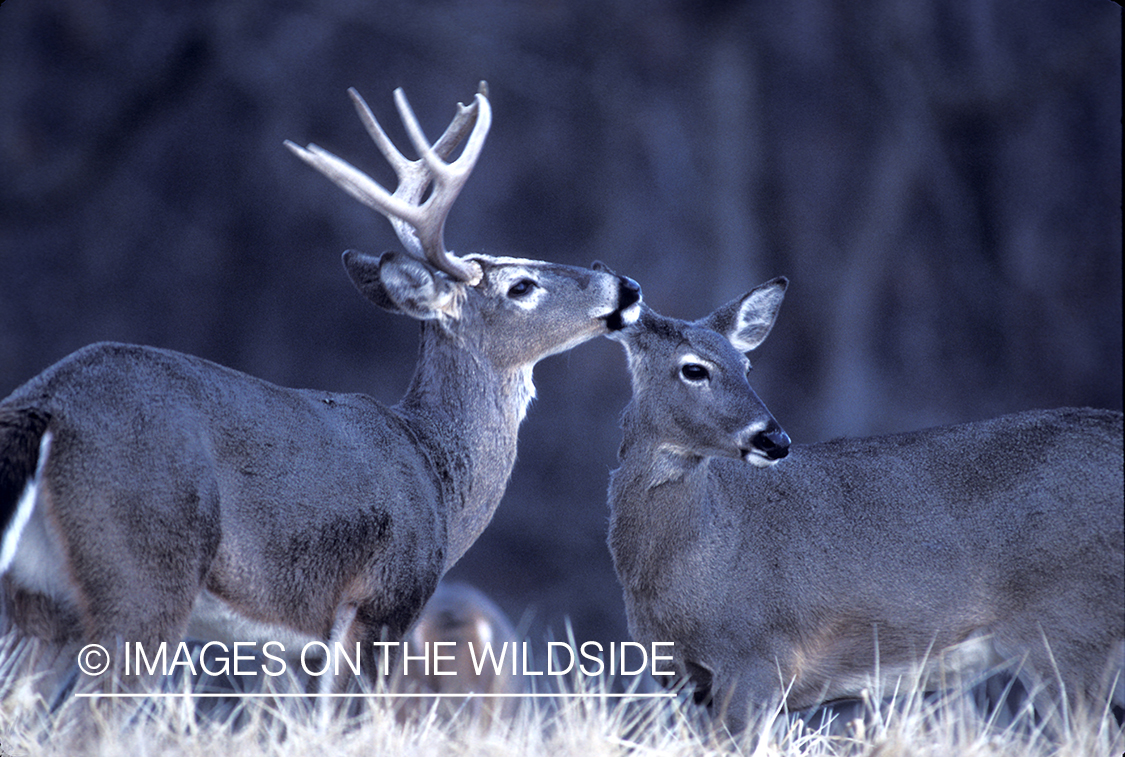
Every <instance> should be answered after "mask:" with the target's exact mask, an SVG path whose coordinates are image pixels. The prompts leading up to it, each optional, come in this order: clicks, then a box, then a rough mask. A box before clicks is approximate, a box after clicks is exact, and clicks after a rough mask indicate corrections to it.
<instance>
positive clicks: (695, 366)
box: [680, 363, 711, 381]
mask: <svg viewBox="0 0 1125 757" xmlns="http://www.w3.org/2000/svg"><path fill="white" fill-rule="evenodd" d="M680 375H681V376H683V377H684V378H685V379H687V380H688V381H706V380H707V379H709V378H711V372H710V371H708V370H707V368H706V366H702V365H700V364H699V363H684V365H682V366H681V367H680Z"/></svg>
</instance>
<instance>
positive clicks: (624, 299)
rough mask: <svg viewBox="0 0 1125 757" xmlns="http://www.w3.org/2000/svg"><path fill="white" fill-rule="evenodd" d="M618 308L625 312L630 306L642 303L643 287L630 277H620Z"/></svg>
mask: <svg viewBox="0 0 1125 757" xmlns="http://www.w3.org/2000/svg"><path fill="white" fill-rule="evenodd" d="M617 298H618V306H619V307H620V308H621V309H622V310H624V309H625V308H627V307H629V306H630V305H636V304H637V303H638V302H640V301H641V285H640V284H638V283H637V282H635V281H633V280H632V279H631V278H629V277H628V276H619V277H618V280H617Z"/></svg>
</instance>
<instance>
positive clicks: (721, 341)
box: [676, 328, 750, 373]
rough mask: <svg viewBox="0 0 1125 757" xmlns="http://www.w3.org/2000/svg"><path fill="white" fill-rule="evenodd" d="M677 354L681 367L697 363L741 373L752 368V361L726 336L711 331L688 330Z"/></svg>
mask: <svg viewBox="0 0 1125 757" xmlns="http://www.w3.org/2000/svg"><path fill="white" fill-rule="evenodd" d="M676 354H677V362H678V364H679V365H686V364H687V363H689V362H696V363H703V364H706V365H709V366H711V367H720V366H722V367H726V368H728V369H729V370H732V371H738V372H740V373H745V372H746V371H747V370H749V368H750V360H749V359H748V358H747V357H746V355H745V354H743V353H741V352H739V351H738V350H737V349H735V347H734V345H732V344H731V343H730V342H729V341H728V340H727V338H726V337H725V336H723V335H721V334H718V333H716V332H714V331H711V330H710V329H700V328H692V329H688V330H686V331H685V332H684V339H683V341H682V342H681V343H680V344H679V346H678V348H677V350H676ZM693 358H694V360H693Z"/></svg>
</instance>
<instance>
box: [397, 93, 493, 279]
mask: <svg viewBox="0 0 1125 757" xmlns="http://www.w3.org/2000/svg"><path fill="white" fill-rule="evenodd" d="M481 89H482V90H483V89H484V87H483V86H482V87H481ZM395 105H396V106H397V107H398V112H399V115H400V116H401V117H402V123H403V126H405V127H406V133H407V134H408V135H409V137H410V141H411V142H412V143H413V144H414V148H415V149H416V150H417V151H418V156H419V161H418V162H421V163H424V164H425V167H426V169H428V173H429V175H430V177H432V179H433V182H434V189H433V191H432V192H431V193H430V196H429V198H428V199H427V200H426V202H424V203H423V204H422V205H421V206H420V207H421V208H422V216H423V218H422V223H420V224H413V225H414V230H415V233H416V234H417V235H418V240H419V241H420V242H421V243H422V249H423V251H424V252H425V255H426V258H427V259H428V260H429V261H430V262H431V263H432V264H433V265H434V266H436V267H437V268H439V269H441V270H443V271H445V272H446V273H449V274H450V275H451V276H456V277H457V278H460V279H469V278H475V275H476V274H477V273H478V272H477V271H472V270H471V269H469V266H468V265H467V264H465V263H462V262H461V261H460V260H458V259H457V258H454V257H453V256H452V255H450V253H449V252H448V251H447V250H446V249H445V234H444V232H445V219H446V217H447V216H448V215H449V210H450V208H452V207H453V202H454V201H455V200H456V199H457V195H458V194H460V192H461V188H462V187H463V186H464V185H465V181H466V180H468V178H469V174H471V173H472V171H473V167H474V166H475V165H476V162H477V158H478V157H480V151H481V149H482V148H483V147H484V140H485V137H486V136H487V135H488V129H489V127H490V126H491V125H492V108H491V107H490V106H489V104H488V99H487V98H485V96H484V95H483V94H482V92H478V93H477V94H476V95H475V97H474V99H473V103H472V104H470V105H468V106H465V105H462V104H461V103H458V104H457V110H458V113H457V115H456V116H455V117H454V119H453V122H452V123H451V124H450V125H449V128H447V129H446V131H445V134H443V135H442V137H441V139H439V140H438V142H437V143H436V145H435V146H431V145H430V144H429V142H428V140H427V139H426V136H425V134H423V133H422V127H421V126H419V124H418V119H417V118H416V117H415V116H414V111H413V110H412V109H411V107H410V103H409V102H407V100H406V94H405V93H404V92H403V91H402V89H401V88H399V89H396V90H395ZM474 110H475V111H476V123H475V124H474V125H473V130H472V132H471V133H470V134H469V139H468V141H467V142H466V143H465V149H464V150H462V151H461V155H460V157H458V158H457V160H455V161H453V162H452V163H446V162H445V161H444V160H443V159H442V158H443V157H447V156H448V154H449V153H450V152H452V151H453V148H454V147H455V146H456V145H457V143H458V142H460V140H461V134H463V133H464V128H465V126H466V125H467V123H468V119H469V118H470V117H471V116H472V112H473V111H474ZM439 146H440V147H441V149H442V152H444V153H445V155H441V154H439V153H438V150H437V147H439ZM427 183H428V182H427ZM450 267H453V268H456V269H458V271H464V273H465V275H461V273H455V272H454V271H451V270H449V268H450Z"/></svg>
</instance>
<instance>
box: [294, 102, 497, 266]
mask: <svg viewBox="0 0 1125 757" xmlns="http://www.w3.org/2000/svg"><path fill="white" fill-rule="evenodd" d="M348 94H349V95H351V98H352V102H353V103H355V109H356V112H357V113H359V117H360V120H361V121H363V125H364V127H366V129H367V133H368V134H370V135H371V139H372V140H374V141H375V145H376V146H377V147H378V148H379V151H380V152H381V153H383V156H384V157H386V159H387V162H388V163H390V164H391V167H392V168H394V171H395V174H396V175H397V176H398V186H397V187H396V188H395V191H394V193H393V194H391V193H389V192H387V190H386V189H384V188H383V187H382V186H380V185H379V183H378V182H376V181H375V180H374V179H372V178H371V177H370V176H368V175H367V174H365V173H363V172H362V171H360V170H359V169H358V168H356V167H355V166H353V165H352V164H350V163H348V162H347V161H345V160H342V159H341V158H338V157H336V156H335V155H333V154H332V153H330V152H328V151H327V150H324V149H322V148H320V147H317V146H316V145H314V144H310V145H309V146H308V147H307V148H302V147H300V146H298V145H295V144H293V143H292V142H290V141H289V140H286V141H285V146H286V147H288V148H289V149H290V150H292V151H293V153H294V154H295V155H296V156H297V157H299V158H301V159H302V160H304V161H305V162H306V163H308V164H309V165H310V166H312V167H313V168H315V169H317V170H318V171H320V172H321V173H322V174H324V175H325V176H327V177H328V178H329V179H331V180H332V181H333V182H335V183H336V184H337V185H339V186H340V187H341V188H343V189H344V190H345V191H346V192H347V193H348V194H350V195H351V196H352V197H355V198H356V199H357V200H359V201H360V202H362V203H363V204H364V205H367V206H368V207H370V208H374V209H375V210H377V211H379V212H380V213H382V214H383V215H385V216H386V217H387V219H388V220H389V221H390V222H391V225H392V226H394V229H395V233H396V234H397V235H398V238H399V240H400V241H401V242H402V244H403V246H404V247H406V249H407V251H408V252H409V253H411V254H412V255H414V256H415V257H417V258H419V259H421V260H426V261H429V262H430V264H432V265H433V266H434V267H435V268H437V269H438V270H440V271H444V272H445V273H447V274H449V275H450V276H452V277H453V278H455V279H457V280H459V281H467V282H469V283H470V284H471V285H472V284H476V283H477V282H478V281H480V276H481V271H480V266H478V265H476V264H474V263H466V262H465V261H463V260H461V259H460V258H458V257H457V256H455V255H453V254H452V253H450V252H449V251H448V250H446V249H445V239H444V231H445V219H446V216H448V215H449V209H450V208H451V207H453V201H454V200H456V199H457V195H458V193H460V191H461V187H463V186H464V185H465V181H466V180H467V179H468V178H469V174H470V173H472V171H473V166H474V165H476V162H477V157H478V156H479V155H480V151H481V148H482V147H484V139H485V137H486V136H487V134H488V127H489V126H490V125H491V123H492V109H491V107H490V106H489V104H488V97H487V94H488V85H487V84H486V83H485V82H483V81H482V82H481V83H480V90H479V91H478V92H477V94H476V95H475V97H474V98H473V102H472V103H470V104H469V105H462V104H461V103H457V115H455V116H454V117H453V121H452V122H451V123H450V124H449V127H448V128H446V130H445V133H444V134H442V135H441V138H440V139H438V141H437V142H435V143H434V144H433V145H432V146H431V145H430V144H429V142H427V141H426V136H425V135H424V134H423V133H422V127H421V126H419V125H418V119H417V118H415V116H414V111H413V110H411V108H410V104H409V103H408V102H407V101H406V95H405V94H403V91H402V89H401V88H399V89H396V90H395V105H396V106H397V107H398V112H399V115H400V116H401V117H402V123H403V125H404V126H405V127H406V132H407V134H408V135H409V136H410V141H411V142H412V143H413V144H414V148H415V149H416V150H417V151H418V155H419V157H418V159H417V160H407V159H406V158H405V157H404V156H403V154H402V153H401V152H399V151H398V149H397V148H396V147H395V146H394V144H393V143H392V142H391V140H390V138H389V137H387V134H386V132H384V131H383V127H381V126H380V125H379V122H378V121H377V120H375V116H374V114H372V112H371V109H370V108H368V107H367V103H365V102H364V101H363V98H362V97H360V96H359V93H358V92H356V91H355V89H349V90H348ZM474 119H475V124H474V125H473V129H472V133H470V134H469V139H468V141H467V142H466V143H465V149H464V150H463V151H462V152H461V156H460V157H459V158H457V160H455V161H453V162H452V163H446V162H445V159H446V158H448V157H449V155H450V154H451V153H452V152H453V150H454V149H455V148H456V147H457V145H458V144H460V142H461V140H462V139H463V138H464V136H465V133H466V132H467V131H468V129H469V124H471V123H473V121H474ZM431 184H433V191H432V192H430V196H429V197H428V198H427V199H426V201H425V202H420V200H421V199H422V195H423V194H425V192H426V189H427V187H429V186H430V185H431Z"/></svg>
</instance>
